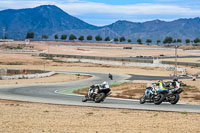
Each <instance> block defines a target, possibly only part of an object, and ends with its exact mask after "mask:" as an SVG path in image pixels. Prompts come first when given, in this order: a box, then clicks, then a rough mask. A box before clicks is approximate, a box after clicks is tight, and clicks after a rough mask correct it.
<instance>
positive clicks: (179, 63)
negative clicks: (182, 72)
mask: <svg viewBox="0 0 200 133" xmlns="http://www.w3.org/2000/svg"><path fill="white" fill-rule="evenodd" d="M39 56H42V57H64V58H76V59H93V60H110V61H126V62H140V63H153V59H144V58H131V57H102V56H83V55H63V54H46V53H40V54H39ZM161 63H162V64H170V65H174V64H175V62H174V61H161ZM177 65H183V66H193V67H200V63H191V62H177Z"/></svg>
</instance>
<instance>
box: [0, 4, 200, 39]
mask: <svg viewBox="0 0 200 133" xmlns="http://www.w3.org/2000/svg"><path fill="white" fill-rule="evenodd" d="M3 27H4V28H5V29H6V36H7V37H8V38H11V39H17V40H20V39H25V37H26V33H27V32H34V34H35V37H34V39H36V40H39V39H41V37H42V35H47V36H49V39H54V35H55V34H58V36H61V35H62V34H67V36H68V37H69V35H70V34H74V35H76V36H77V37H79V36H81V35H83V36H85V37H86V36H88V35H92V36H93V37H94V36H96V35H100V36H101V37H103V38H105V37H107V36H109V37H110V38H111V39H112V38H115V37H117V38H119V37H122V36H124V37H125V38H126V39H131V40H133V42H136V40H137V39H138V38H141V39H142V40H144V41H145V40H146V39H151V40H153V41H154V42H155V41H156V40H163V39H164V38H165V37H166V36H171V37H173V38H174V39H178V38H179V39H182V40H184V39H195V38H197V37H199V36H200V18H199V17H197V18H190V19H178V20H174V21H170V22H166V21H161V20H153V21H147V22H142V23H139V22H137V23H136V22H130V21H125V20H119V21H117V22H115V23H112V24H110V25H106V26H95V25H91V24H88V23H86V22H84V21H82V20H80V19H78V18H76V17H73V16H71V15H69V14H68V13H66V12H64V11H63V10H62V9H60V8H58V7H57V6H54V5H42V6H39V7H35V8H27V9H18V10H13V9H8V10H3V11H0V28H1V29H3ZM2 35H3V31H2V30H0V38H2Z"/></svg>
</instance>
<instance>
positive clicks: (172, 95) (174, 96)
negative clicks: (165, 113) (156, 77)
mask: <svg viewBox="0 0 200 133" xmlns="http://www.w3.org/2000/svg"><path fill="white" fill-rule="evenodd" d="M171 86H172V82H170V83H168V84H167V85H166V87H167V88H168V93H167V94H166V95H165V98H164V100H163V102H169V103H171V104H176V103H177V102H178V101H179V99H180V96H179V94H180V93H182V92H183V89H182V88H180V86H173V87H171Z"/></svg>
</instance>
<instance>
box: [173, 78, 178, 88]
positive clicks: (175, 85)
mask: <svg viewBox="0 0 200 133" xmlns="http://www.w3.org/2000/svg"><path fill="white" fill-rule="evenodd" d="M172 86H173V88H174V90H177V89H179V88H180V83H179V82H178V78H174V79H173V82H172Z"/></svg>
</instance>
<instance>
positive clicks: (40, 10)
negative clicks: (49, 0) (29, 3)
mask: <svg viewBox="0 0 200 133" xmlns="http://www.w3.org/2000/svg"><path fill="white" fill-rule="evenodd" d="M2 26H4V27H6V33H7V36H8V37H10V38H14V39H17V38H20V39H23V38H24V37H25V36H26V33H27V32H34V33H35V35H36V37H37V39H39V38H40V37H41V35H42V34H46V35H48V36H49V35H52V34H54V33H57V32H58V31H64V30H74V29H90V30H94V29H98V27H96V26H93V25H90V24H88V23H85V22H83V21H82V20H80V19H78V18H75V17H73V16H71V15H69V14H67V13H66V12H64V11H63V10H61V9H60V8H58V7H56V6H53V5H44V6H39V7H36V8H31V9H20V10H11V9H9V10H4V11H1V12H0V27H2Z"/></svg>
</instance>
